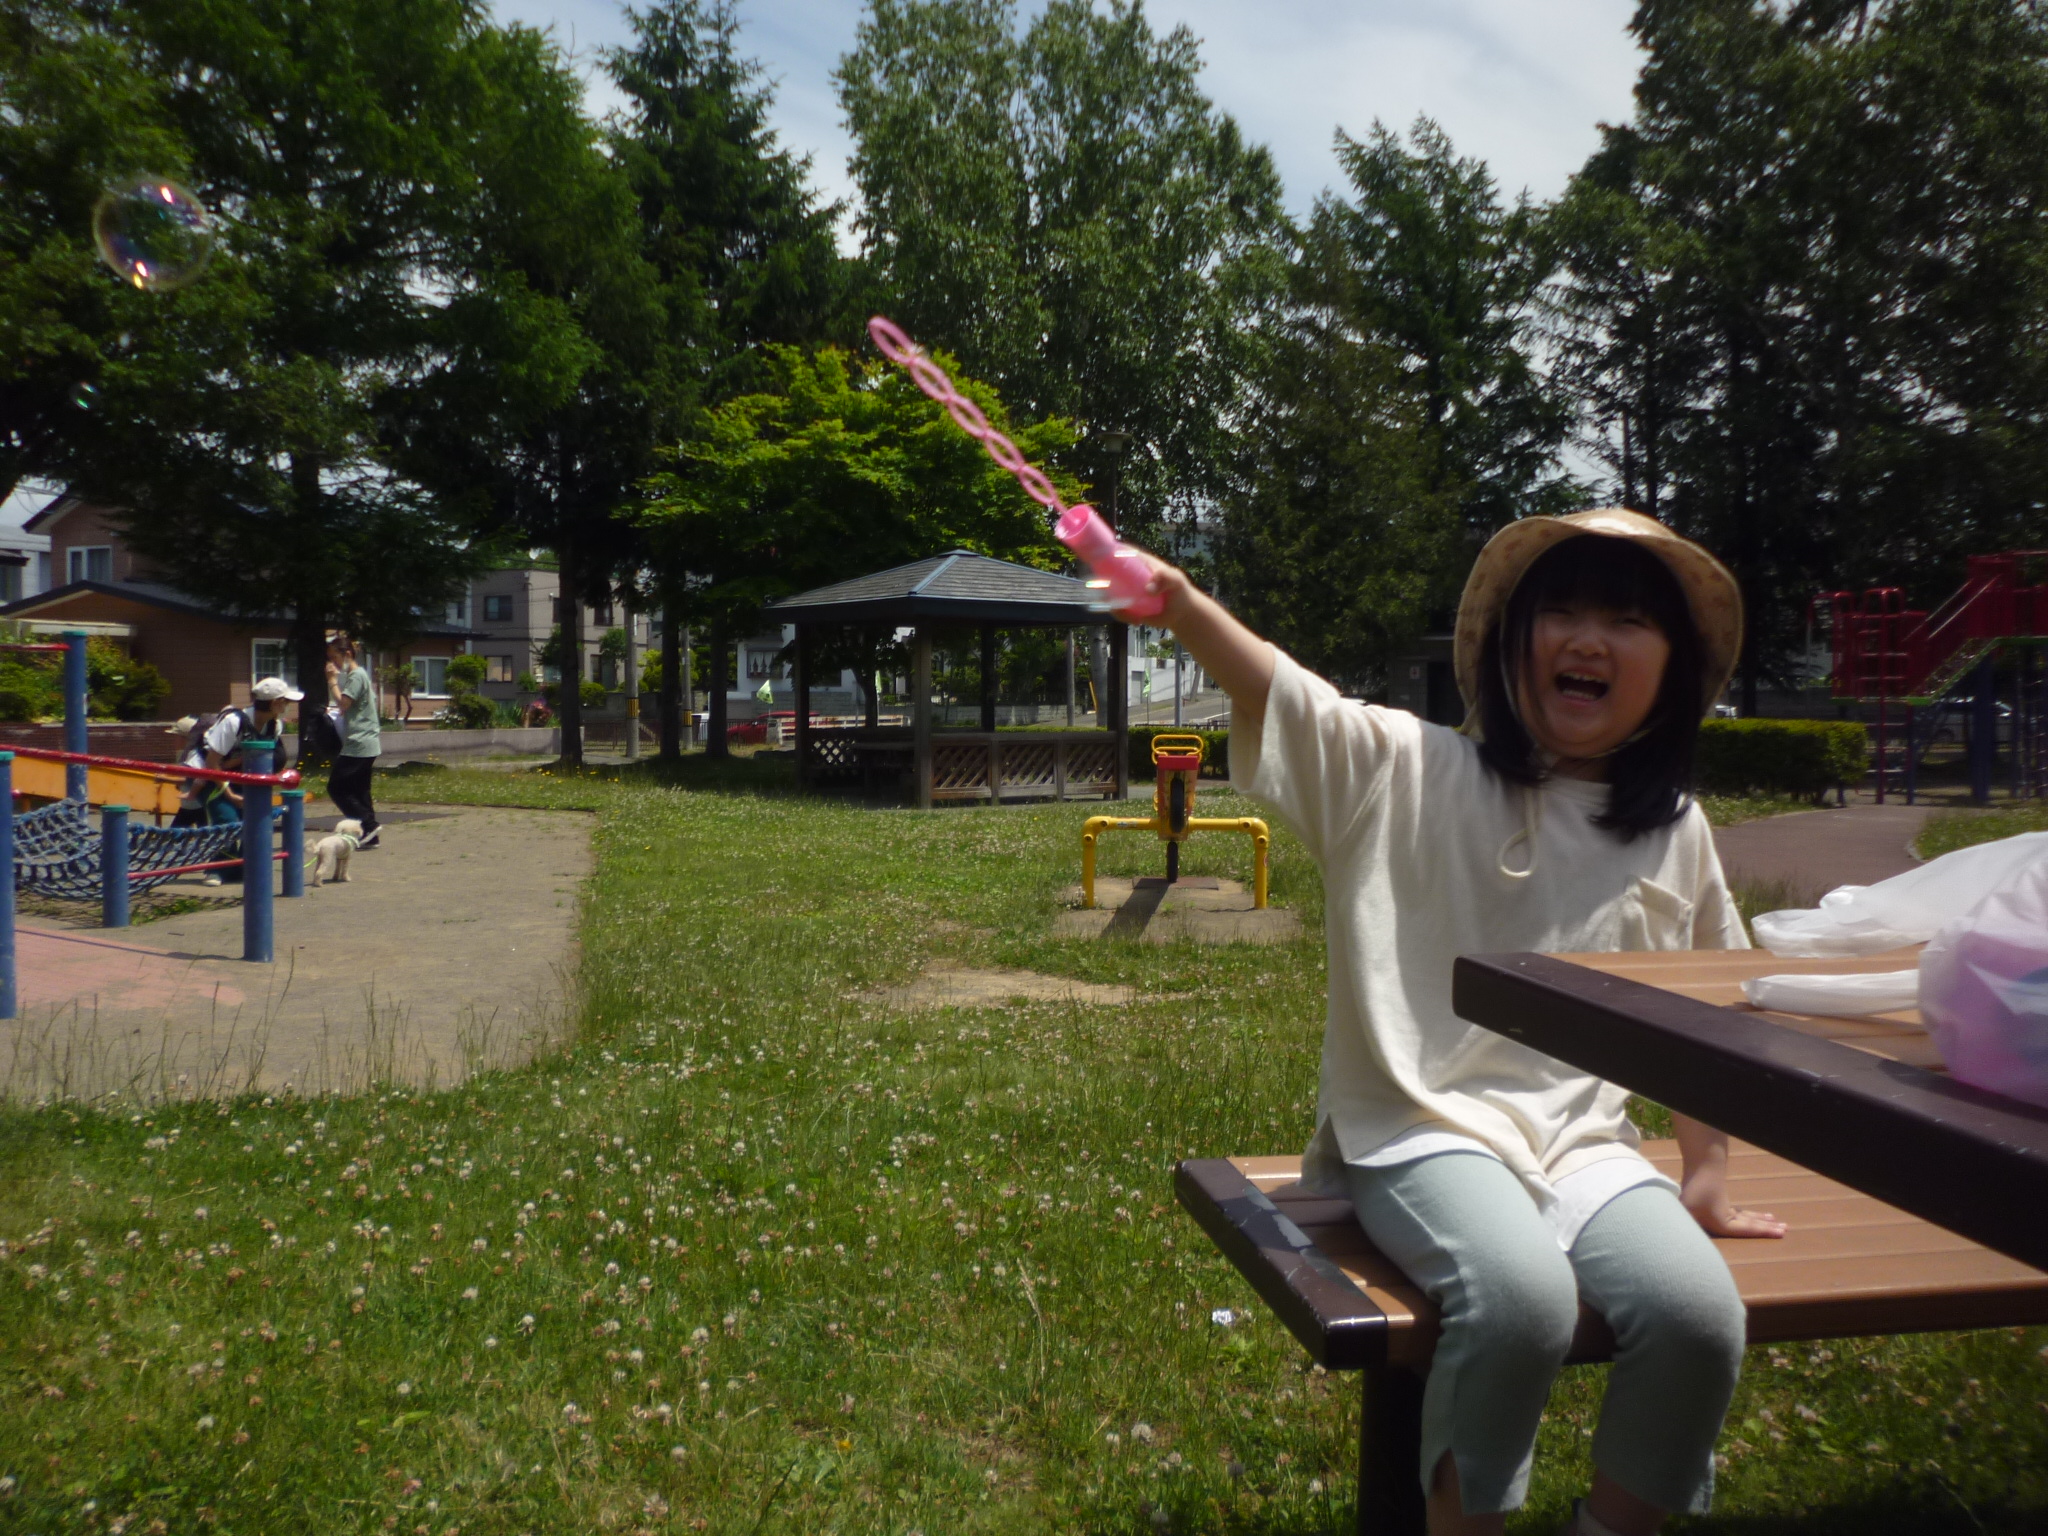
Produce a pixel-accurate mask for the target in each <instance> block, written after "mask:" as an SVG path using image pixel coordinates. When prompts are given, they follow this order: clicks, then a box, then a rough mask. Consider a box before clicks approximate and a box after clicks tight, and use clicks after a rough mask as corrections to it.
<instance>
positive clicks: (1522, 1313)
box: [1445, 1250, 1579, 1365]
mask: <svg viewBox="0 0 2048 1536" xmlns="http://www.w3.org/2000/svg"><path fill="white" fill-rule="evenodd" d="M1553 1261H1554V1262H1553ZM1462 1278H1463V1279H1464V1281H1465V1289H1466V1302H1465V1306H1464V1307H1463V1308H1462V1313H1463V1316H1462V1318H1461V1319H1460V1320H1461V1321H1462V1322H1463V1323H1464V1325H1465V1326H1466V1327H1467V1328H1469V1329H1470V1331H1471V1338H1472V1342H1473V1346H1474V1348H1475V1349H1479V1350H1484V1351H1486V1352H1488V1353H1490V1354H1498V1355H1502V1356H1509V1355H1512V1356H1515V1357H1518V1358H1521V1359H1526V1360H1529V1361H1530V1362H1532V1363H1535V1362H1541V1361H1548V1362H1550V1363H1551V1364H1552V1365H1555V1364H1556V1363H1557V1362H1559V1361H1561V1360H1563V1359H1564V1357H1565V1354H1566V1353H1567V1352H1568V1351H1569V1350H1570V1348H1571V1343H1572V1333H1573V1331H1574V1330H1575V1329H1576V1328H1577V1326H1578V1321H1579V1291H1578V1284H1577V1282H1576V1281H1575V1280H1574V1278H1573V1276H1572V1269H1571V1264H1570V1263H1569V1262H1568V1261H1567V1260H1566V1259H1565V1257H1564V1255H1563V1254H1562V1253H1558V1252H1556V1251H1555V1250H1552V1252H1551V1253H1550V1254H1547V1255H1537V1256H1525V1257H1523V1258H1522V1259H1520V1260H1519V1261H1518V1262H1515V1263H1512V1264H1501V1265H1496V1266H1491V1267H1488V1268H1485V1269H1481V1270H1480V1271H1478V1272H1477V1273H1474V1274H1469V1275H1466V1276H1463V1277H1462ZM1445 1321H1446V1324H1447V1325H1448V1324H1449V1322H1450V1321H1451V1319H1450V1317H1449V1316H1448V1315H1447V1316H1446V1319H1445Z"/></svg>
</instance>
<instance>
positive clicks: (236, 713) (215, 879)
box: [193, 677, 305, 885]
mask: <svg viewBox="0 0 2048 1536" xmlns="http://www.w3.org/2000/svg"><path fill="white" fill-rule="evenodd" d="M304 697H305V694H303V693H301V692H300V691H299V690H298V689H296V688H294V687H293V686H292V685H291V684H290V683H288V682H286V681H285V680H284V679H283V678H281V677H262V678H258V679H257V680H256V682H255V684H254V685H253V686H252V687H251V688H250V689H249V707H248V708H247V709H237V708H235V707H233V706H230V707H228V708H227V709H224V710H222V711H220V713H218V714H216V715H212V716H209V717H202V718H201V719H199V720H197V721H195V722H194V724H193V734H194V735H195V736H196V737H197V738H198V740H197V741H196V742H195V743H194V745H195V746H197V747H199V748H201V749H202V750H203V751H204V754H205V762H204V766H205V767H208V768H225V769H228V770H230V771H232V772H240V771H241V770H242V765H243V753H244V752H245V751H246V750H248V749H249V748H252V747H261V748H266V749H268V750H269V751H271V752H272V753H275V752H276V751H277V749H278V746H279V744H280V743H281V741H282V739H283V732H284V706H285V705H286V704H288V703H296V702H298V701H299V700H300V699H303V698H304ZM272 765H273V768H274V767H275V766H277V765H276V759H275V758H274V757H273V759H272ZM201 795H202V796H203V807H202V808H203V810H204V813H205V824H206V825H207V826H212V827H229V826H234V825H236V824H237V823H239V822H240V821H241V819H242V794H241V791H240V790H238V789H236V788H235V786H234V785H232V784H223V783H221V782H220V781H219V780H215V779H209V780H205V781H203V788H202V789H201ZM226 878H227V879H228V881H230V882H233V881H236V880H239V879H241V871H240V870H229V871H227V872H226ZM221 880H222V874H221V872H219V871H208V873H207V876H206V883H207V884H208V885H219V884H220V883H221Z"/></svg>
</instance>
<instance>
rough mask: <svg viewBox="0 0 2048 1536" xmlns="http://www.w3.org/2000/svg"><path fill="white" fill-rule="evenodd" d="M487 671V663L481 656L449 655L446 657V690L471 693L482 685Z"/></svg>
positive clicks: (488, 668)
mask: <svg viewBox="0 0 2048 1536" xmlns="http://www.w3.org/2000/svg"><path fill="white" fill-rule="evenodd" d="M489 671H490V666H489V664H488V663H487V662H485V660H484V659H483V657H481V656H451V657H449V658H448V691H449V692H450V693H462V692H471V693H473V692H475V691H476V690H477V689H479V688H481V687H483V685H484V677H485V676H486V674H488V672H489Z"/></svg>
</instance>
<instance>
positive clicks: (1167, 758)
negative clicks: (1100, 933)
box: [1081, 735, 1272, 910]
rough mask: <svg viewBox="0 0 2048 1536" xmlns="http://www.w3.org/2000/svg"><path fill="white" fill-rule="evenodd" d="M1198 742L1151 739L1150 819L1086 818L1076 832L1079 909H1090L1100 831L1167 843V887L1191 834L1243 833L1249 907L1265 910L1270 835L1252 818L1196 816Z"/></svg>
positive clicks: (1183, 738) (1199, 768) (1194, 739)
mask: <svg viewBox="0 0 2048 1536" xmlns="http://www.w3.org/2000/svg"><path fill="white" fill-rule="evenodd" d="M1202 754H1203V746H1202V738H1201V737H1199V736H1192V735H1165V736H1154V737H1153V738H1152V768H1153V773H1154V777H1155V779H1156V782H1155V783H1154V785H1153V789H1152V814H1151V815H1150V816H1146V817H1139V816H1090V817H1089V818H1088V821H1087V824H1086V825H1085V826H1083V827H1082V829H1081V905H1082V906H1084V907H1093V906H1094V905H1095V839H1096V838H1097V837H1099V836H1101V835H1102V834H1103V833H1104V832H1109V831H1126V832H1157V833H1158V834H1159V840H1160V841H1161V842H1163V843H1165V844H1166V883H1167V884H1168V885H1171V884H1173V882H1174V881H1176V880H1178V879H1179V878H1180V845H1181V844H1182V843H1183V842H1185V841H1187V835H1188V834H1189V833H1190V832H1244V833H1248V834H1249V835H1250V837H1251V840H1252V905H1253V906H1254V907H1257V908H1259V909H1260V910H1264V908H1265V905H1266V848H1267V845H1268V844H1269V843H1270V842H1271V841H1272V833H1271V832H1270V831H1269V830H1268V828H1267V826H1266V824H1265V823H1264V822H1263V821H1261V820H1259V818H1258V817H1256V816H1197V815H1195V814H1194V809H1195V778H1196V776H1197V775H1198V774H1199V773H1200V772H1201V771H1202Z"/></svg>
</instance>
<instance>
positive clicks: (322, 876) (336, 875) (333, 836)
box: [313, 816, 363, 885]
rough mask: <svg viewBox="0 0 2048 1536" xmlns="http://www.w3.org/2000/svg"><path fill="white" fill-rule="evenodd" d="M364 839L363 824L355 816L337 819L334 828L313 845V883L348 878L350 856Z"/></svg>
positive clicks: (344, 880) (340, 880) (331, 881)
mask: <svg viewBox="0 0 2048 1536" xmlns="http://www.w3.org/2000/svg"><path fill="white" fill-rule="evenodd" d="M362 841H363V824H362V823H361V822H360V821H357V820H356V819H355V818H354V817H352V816H351V817H348V818H345V819H344V820H341V821H337V822H336V823H335V824H334V830H333V831H332V832H330V833H328V834H327V835H326V836H325V837H323V838H321V839H320V841H319V842H317V843H315V844H314V845H313V859H314V863H313V883H314V884H315V885H319V884H320V883H321V882H323V881H326V882H328V883H330V884H332V883H334V882H337V881H339V882H346V881H347V880H348V856H349V855H350V854H352V853H354V852H355V851H356V849H357V847H358V846H360V845H361V843H362Z"/></svg>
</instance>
